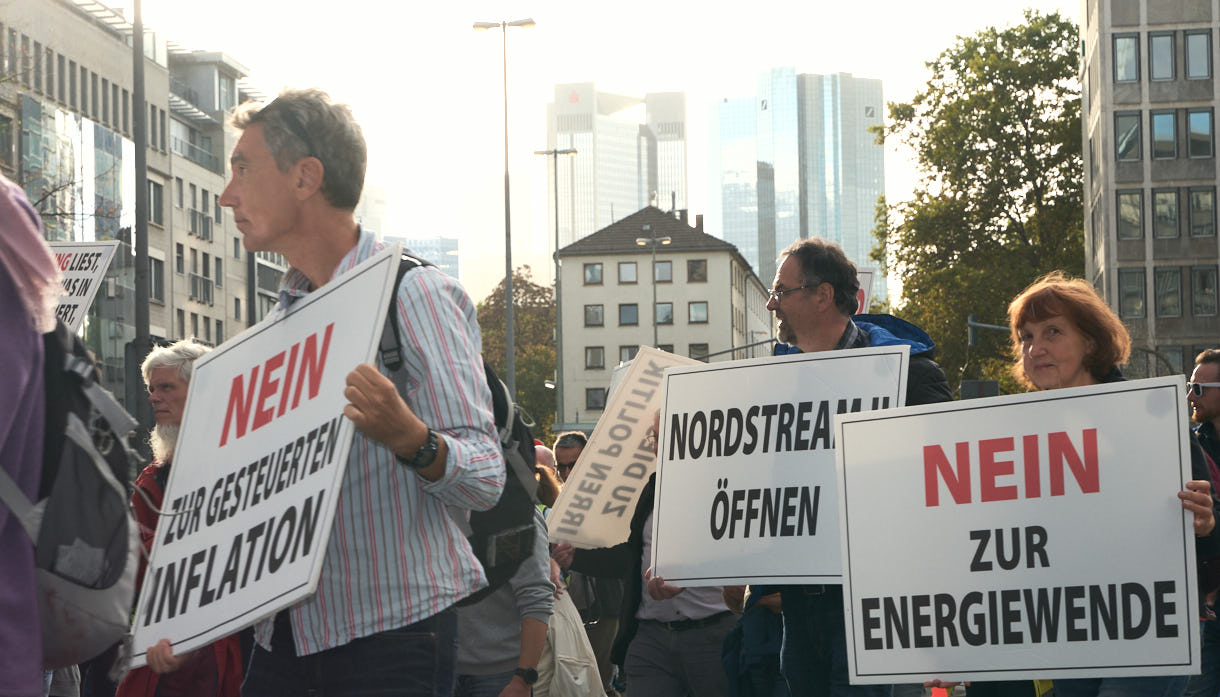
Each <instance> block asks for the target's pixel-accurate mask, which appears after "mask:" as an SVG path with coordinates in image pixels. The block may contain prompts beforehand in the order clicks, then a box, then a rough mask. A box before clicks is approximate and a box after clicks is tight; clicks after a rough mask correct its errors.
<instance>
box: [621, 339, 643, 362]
mask: <svg viewBox="0 0 1220 697" xmlns="http://www.w3.org/2000/svg"><path fill="white" fill-rule="evenodd" d="M639 352H640V347H639V346H636V345H634V344H633V345H631V346H619V347H618V362H619V363H626V362H627V361H632V360H635V354H637V353H639Z"/></svg>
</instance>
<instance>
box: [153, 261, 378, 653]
mask: <svg viewBox="0 0 1220 697" xmlns="http://www.w3.org/2000/svg"><path fill="white" fill-rule="evenodd" d="M398 256H399V246H398V245H392V246H391V247H388V248H386V249H384V250H382V251H381V252H379V253H378V254H376V255H375V256H374V257H373V258H371V259H369V260H366V261H365V262H363V263H362V264H361V265H359V266H357V267H356V268H355V269H353V270H351V271H348V272H347V273H345V274H343V275H341V276H339V277H338V278H336V279H335V280H333V281H331V282H330V283H327V284H326V285H325V286H323V287H322V288H320V289H318V290H317V291H315V292H313V293H311V294H309V295H308V296H306V297H305V298H303V299H301V300H298V301H297V302H296V303H295V304H294V305H293V307H292V308H291V310H290V311H289V313H288V314H287V315H286V316H284V317H281V318H279V319H277V320H275V321H273V322H263V323H262V324H259V325H257V326H256V327H253V328H251V329H250V330H248V331H246V332H244V333H242V334H241V335H240V336H237V337H235V338H233V339H230V340H229V341H228V342H226V343H224V344H223V345H221V346H220V347H219V348H217V349H216V350H215V351H213V352H211V353H210V354H208V355H207V356H204V357H203V358H201V359H199V360H198V361H196V363H195V369H194V373H193V376H192V378H191V383H190V391H189V392H188V394H187V403H186V411H185V413H184V415H183V421H182V430H181V436H180V437H179V439H178V446H177V450H176V453H175V455H174V461H173V465H172V467H171V469H170V477H169V484H168V487H167V488H166V493H165V499H164V502H163V504H162V511H163V512H162V514H161V518H160V520H159V522H158V525H157V535H156V539H155V540H154V543H153V548H152V553H151V555H150V556H149V561H148V568H147V570H146V572H145V574H144V582H143V586H142V588H141V590H140V600H139V603H138V604H137V605H136V612H135V616H134V621H133V627H132V628H133V632H134V642H133V649H134V654H135V655H134V657H133V661H134V665H136V666H138V665H143V664H144V662H145V652H146V651H147V650H148V647H150V646H152V645H153V644H155V643H156V642H157V641H159V640H160V639H162V638H168V639H170V641H171V642H172V643H173V645H174V652H175V653H176V654H182V653H185V652H187V651H190V650H192V649H195V648H198V647H200V646H204V645H206V644H210V643H212V642H213V641H215V640H216V639H218V638H221V637H224V636H227V635H229V634H232V633H233V632H235V631H237V630H239V629H242V628H243V627H246V626H249V625H251V624H253V623H254V622H257V621H258V620H260V619H262V618H263V617H266V616H268V615H270V614H272V613H275V612H277V611H278V610H280V609H282V608H284V607H287V606H289V605H292V604H294V603H295V602H297V601H299V600H301V599H302V598H304V597H307V596H309V595H310V594H312V593H313V592H314V589H315V587H316V584H317V580H318V574H319V573H320V572H321V569H322V561H323V557H324V555H325V552H326V546H327V540H328V538H329V536H330V528H331V522H332V521H333V519H334V514H335V504H336V502H337V495H338V493H339V487H340V485H341V483H342V481H343V473H344V471H345V470H346V466H347V454H348V450H349V448H350V447H351V442H352V428H353V426H352V423H351V422H350V421H348V420H347V419H346V418H344V417H343V407H344V405H345V404H346V403H347V400H346V399H345V398H344V396H343V390H344V388H345V386H346V380H347V374H348V373H349V372H350V371H351V370H352V369H353V368H355V367H356V365H358V364H360V363H370V362H372V360H373V355H374V350H375V349H376V347H377V344H378V340H379V339H380V337H381V330H382V328H383V327H384V326H385V315H386V307H387V303H388V301H389V297H390V292H391V288H392V286H393V283H394V277H395V272H396V271H397V268H398V265H397V260H398Z"/></svg>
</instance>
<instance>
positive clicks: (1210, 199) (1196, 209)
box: [1190, 187, 1216, 237]
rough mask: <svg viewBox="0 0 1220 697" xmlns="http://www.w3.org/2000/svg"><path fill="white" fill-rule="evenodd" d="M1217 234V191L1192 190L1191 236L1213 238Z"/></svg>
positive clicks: (1212, 189) (1209, 188)
mask: <svg viewBox="0 0 1220 697" xmlns="http://www.w3.org/2000/svg"><path fill="white" fill-rule="evenodd" d="M1214 234H1216V189H1215V188H1213V187H1208V188H1204V189H1191V190H1190V235H1191V237H1211V236H1212V235H1214Z"/></svg>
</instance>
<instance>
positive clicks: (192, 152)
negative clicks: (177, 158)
mask: <svg viewBox="0 0 1220 697" xmlns="http://www.w3.org/2000/svg"><path fill="white" fill-rule="evenodd" d="M169 146H170V150H172V151H173V152H174V154H176V155H182V156H183V157H185V158H186V159H188V160H190V161H191V162H194V163H195V164H197V165H200V166H203V167H207V168H208V169H210V170H212V171H213V172H218V173H221V174H223V173H224V170H223V169H221V168H220V158H219V157H216V156H215V155H213V154H212V153H211V152H209V151H207V150H204V149H203V148H201V147H199V146H198V145H195V144H193V143H189V142H187V141H185V140H182V139H181V138H170V144H169Z"/></svg>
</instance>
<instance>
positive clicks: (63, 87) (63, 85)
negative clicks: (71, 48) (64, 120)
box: [55, 53, 68, 104]
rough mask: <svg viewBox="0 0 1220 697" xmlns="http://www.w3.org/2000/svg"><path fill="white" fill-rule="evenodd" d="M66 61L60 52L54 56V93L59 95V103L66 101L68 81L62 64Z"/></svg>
mask: <svg viewBox="0 0 1220 697" xmlns="http://www.w3.org/2000/svg"><path fill="white" fill-rule="evenodd" d="M66 62H67V61H66V59H65V58H64V56H63V54H62V53H61V54H59V55H58V56H57V57H56V58H55V77H56V81H55V87H56V90H55V95H56V96H57V97H59V101H60V103H61V104H62V103H64V102H67V101H68V81H67V79H66V78H65V76H64V73H65V72H66V71H65V70H64V65H65V63H66Z"/></svg>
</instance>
